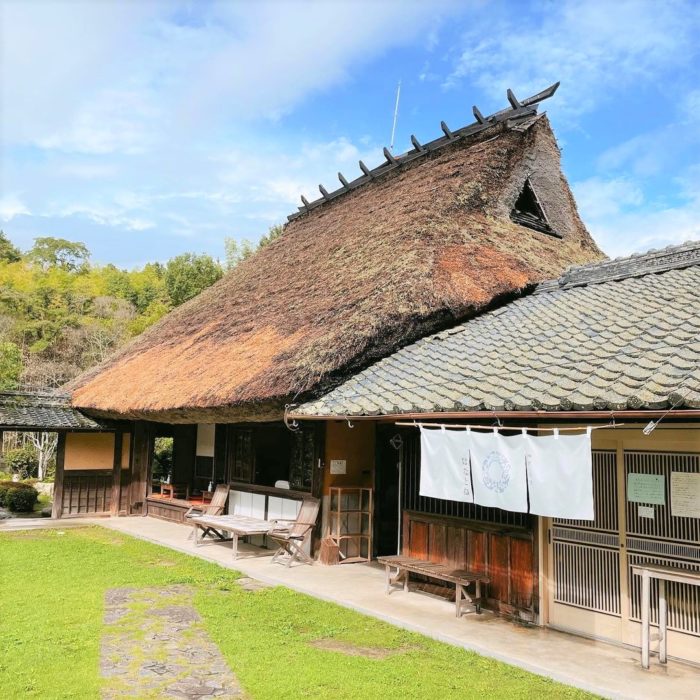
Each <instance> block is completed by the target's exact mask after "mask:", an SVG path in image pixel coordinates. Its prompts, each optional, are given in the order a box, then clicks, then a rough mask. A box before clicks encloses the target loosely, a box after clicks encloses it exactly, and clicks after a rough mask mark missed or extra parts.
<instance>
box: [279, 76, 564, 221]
mask: <svg viewBox="0 0 700 700" xmlns="http://www.w3.org/2000/svg"><path fill="white" fill-rule="evenodd" d="M558 88H559V82H556V83H554V84H553V85H550V86H549V87H547V88H545V89H544V90H542V91H541V92H538V93H537V94H536V95H532V96H530V97H526V98H525V99H524V100H519V99H518V98H517V97H516V96H515V93H514V92H513V91H512V90H511V89H510V88H508V90H507V91H506V97H507V98H508V103H509V106H508V107H507V108H506V109H502V110H500V111H499V112H495V113H494V114H491V115H489V116H487V117H485V116H484V115H483V114H482V113H481V111H480V110H479V108H478V107H477V106H476V105H475V106H473V107H472V113H473V114H474V118H475V120H476V121H475V122H473V123H472V124H467V125H466V126H463V127H461V128H460V129H457V130H456V131H452V130H451V129H450V128H449V127H448V126H447V124H446V123H445V122H444V121H441V122H440V128H441V129H442V132H443V134H444V135H443V136H440V137H439V138H437V139H434V140H433V141H430V142H429V143H425V144H421V143H420V141H418V139H417V138H416V137H415V136H414V135H413V134H411V144H412V146H413V148H412V149H411V150H410V151H407V152H406V153H404V154H402V155H400V156H395V155H393V153H392V152H391V150H390V149H389V148H387V147H386V146H385V147H384V148H383V149H382V153H383V155H384V158H385V161H384V162H383V163H381V164H380V165H378V166H377V167H376V168H368V167H367V166H366V165H365V163H364V162H363V161H359V165H360V170H361V171H362V175H363V176H361V177H358V178H357V179H355V180H353V181H352V182H348V180H346V179H345V177H343V176H342V173H338V179H339V180H340V182H341V187H339V188H338V189H337V190H334V191H333V192H328V191H327V190H326V189H325V188H324V187H323V186H322V185H319V190H320V192H321V195H322V196H321V197H320V198H319V199H316V200H314V201H313V202H309V201H308V200H306V198H304V197H302V198H301V201H302V202H303V206H301V207H299V210H298V211H297V212H295V213H294V214H290V215H289V216H288V217H287V219H288V220H289V221H292V220H293V219H296V218H297V217H299V216H301V215H302V214H304V213H307V212H310V211H311V210H312V209H315V208H316V207H318V206H321V205H322V204H324V203H325V202H329V201H331V200H333V199H335V198H336V197H338V196H339V195H341V194H344V193H346V192H350V191H351V190H354V189H356V188H357V187H361V186H362V185H364V184H366V183H367V182H370V181H371V180H373V179H374V178H375V177H376V176H378V175H384V174H385V173H387V172H389V171H391V170H394V169H395V168H400V167H401V166H402V165H404V164H405V163H409V162H412V161H413V160H415V159H416V158H420V157H422V156H425V155H427V154H428V153H430V152H431V151H435V150H437V149H439V148H442V147H443V146H445V145H447V144H448V143H451V142H453V141H455V140H457V139H459V138H462V137H468V136H474V135H476V134H478V133H479V132H481V131H483V130H484V129H488V128H490V127H492V126H494V125H495V124H498V123H500V122H506V126H510V125H511V123H515V120H517V119H523V118H530V117H532V116H533V115H535V114H537V108H538V105H539V103H540V102H542V101H543V100H546V99H549V98H550V97H551V96H552V95H554V93H555V92H556V91H557V89H558Z"/></svg>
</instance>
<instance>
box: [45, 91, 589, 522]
mask: <svg viewBox="0 0 700 700" xmlns="http://www.w3.org/2000/svg"><path fill="white" fill-rule="evenodd" d="M555 89H556V86H553V87H552V88H550V89H548V90H546V91H544V92H542V93H540V94H539V95H535V96H533V97H531V98H528V99H526V100H523V101H522V102H520V101H518V100H517V99H516V98H515V96H513V94H512V93H510V92H509V100H510V102H511V106H510V107H509V108H508V109H505V110H502V111H501V112H498V113H496V114H494V115H491V116H489V117H484V116H483V115H482V114H481V113H480V112H479V110H478V109H476V108H475V110H474V113H475V116H476V121H475V123H473V124H471V125H469V126H466V127H463V128H460V129H455V130H451V129H450V128H449V127H448V126H447V125H446V124H444V123H442V125H441V126H442V132H443V133H442V135H441V136H440V138H438V139H435V140H434V141H431V142H429V143H424V144H423V143H420V142H419V141H418V139H416V138H415V137H413V138H412V142H413V149H412V150H411V151H409V152H407V153H405V154H403V155H393V154H392V153H391V152H389V151H388V150H386V149H385V151H384V162H383V163H382V164H381V165H379V166H378V167H376V168H373V169H369V168H368V167H367V166H365V164H364V163H362V162H361V163H360V169H361V171H362V175H361V176H360V177H358V178H356V179H354V180H352V181H348V180H347V179H346V178H345V177H344V176H343V175H342V174H340V173H339V179H340V183H341V187H340V188H338V189H336V190H334V191H328V190H327V189H326V188H324V187H322V186H321V187H320V190H321V197H320V198H319V199H317V200H316V201H313V202H308V201H307V200H305V199H304V200H303V205H302V206H301V207H300V209H299V211H298V212H296V213H295V214H293V215H291V216H290V217H289V219H290V220H289V222H288V223H287V224H286V226H285V229H284V232H283V234H282V236H281V237H280V238H279V239H278V240H277V241H275V242H274V243H272V244H271V245H269V246H267V247H266V248H264V249H263V250H261V251H260V252H259V253H257V254H256V255H255V256H254V257H253V258H251V259H249V260H247V261H245V262H243V263H242V264H240V265H239V266H238V267H236V268H235V269H234V270H232V271H231V272H229V273H228V274H227V275H226V276H225V277H224V278H223V279H222V280H221V281H220V282H218V283H217V284H215V285H214V286H213V287H211V288H210V289H208V290H206V291H204V292H203V293H202V294H201V295H199V296H198V297H197V298H195V299H193V300H192V301H190V302H188V303H186V304H184V305H183V306H182V307H180V308H178V309H177V310H175V311H174V312H172V313H171V314H169V315H168V316H167V317H166V318H164V319H163V320H162V321H161V322H159V323H158V324H157V325H155V326H154V327H153V328H151V329H149V330H148V331H146V332H145V333H144V334H143V335H142V336H140V337H139V338H137V339H136V340H135V341H134V342H132V343H131V344H130V345H128V346H127V347H125V348H124V349H123V350H122V351H121V352H119V353H117V354H116V355H115V356H114V357H112V358H110V359H109V360H108V361H107V362H105V363H104V364H102V365H101V366H99V367H97V368H96V369H94V370H93V371H91V372H89V373H87V374H86V375H84V376H82V377H80V378H79V379H78V380H77V381H75V382H74V383H73V384H72V386H70V387H69V389H70V391H71V404H72V406H73V407H75V408H77V409H80V410H81V411H84V412H86V413H87V414H89V415H90V416H93V417H95V418H99V419H101V420H105V419H106V420H112V421H121V422H120V423H119V425H120V426H121V427H120V430H121V432H120V435H122V437H121V438H120V437H117V439H116V441H114V440H113V439H112V438H109V439H108V438H104V441H105V445H107V443H109V444H110V445H113V446H114V447H115V449H116V448H117V447H118V446H120V449H121V450H122V454H126V452H127V450H128V452H129V454H130V458H129V461H128V469H127V470H126V473H124V474H122V476H121V477H120V483H121V496H119V497H117V495H116V494H115V499H116V500H115V501H114V502H115V503H120V507H119V512H121V513H130V514H134V513H143V514H145V513H148V514H149V515H155V516H158V517H164V518H169V519H174V520H181V519H182V518H183V515H184V513H185V512H186V510H187V508H188V507H189V505H190V504H191V502H192V501H193V500H197V499H201V498H206V497H207V495H208V491H209V486H210V484H211V483H217V482H221V481H230V482H232V483H234V484H236V494H237V495H236V496H235V497H236V498H244V497H245V498H249V500H250V503H253V502H254V503H256V504H257V505H256V506H255V508H257V512H258V513H262V512H269V509H270V508H271V507H272V506H271V505H270V504H271V502H272V501H271V500H270V499H277V498H279V497H280V495H285V496H286V497H288V498H300V497H301V496H302V495H303V494H304V493H308V492H312V493H314V494H316V495H321V494H322V493H325V492H326V491H327V489H328V488H329V487H330V486H331V485H332V484H333V483H346V484H352V485H355V486H362V485H366V486H369V485H371V484H372V483H373V475H372V471H371V463H372V461H373V450H374V447H373V440H372V436H371V434H370V433H369V432H368V433H367V434H366V435H365V436H364V438H363V439H358V433H359V432H361V430H355V431H354V432H348V431H347V430H345V429H344V428H343V426H342V425H341V426H337V425H331V426H329V427H328V430H327V431H326V430H325V428H323V429H322V428H321V427H318V426H304V427H303V428H302V430H300V431H298V432H290V431H289V430H288V429H287V428H286V427H285V425H284V422H283V418H284V412H285V407H286V406H287V405H289V404H298V403H300V402H301V401H303V400H308V399H311V398H314V397H316V396H320V395H322V394H323V393H325V392H327V391H329V390H330V389H332V388H333V387H334V386H336V385H338V384H339V383H340V382H342V381H343V380H345V379H347V378H348V377H350V376H352V375H353V374H355V373H357V372H358V371H360V370H362V369H363V368H365V367H367V366H368V365H370V364H372V363H373V362H375V361H377V360H378V359H380V358H382V357H385V356H387V355H389V354H390V353H392V352H394V351H396V350H397V349H399V348H400V347H402V346H404V345H406V344H408V343H411V342H413V341H415V340H417V339H418V338H421V337H423V336H425V335H428V334H430V333H434V332H436V331H439V330H441V329H445V328H449V327H451V326H453V325H454V324H455V323H456V322H459V321H461V320H464V319H466V318H469V317H471V316H473V315H474V314H476V313H478V312H481V311H483V310H485V309H489V308H492V307H494V306H497V305H499V304H503V303H504V302H505V301H507V300H509V299H512V298H515V297H517V296H518V295H520V294H522V293H524V292H525V291H527V290H529V289H530V288H532V286H533V285H535V284H536V283H537V282H539V281H542V280H543V279H546V278H550V277H553V276H556V275H558V274H559V273H560V272H561V271H563V270H564V269H565V268H566V267H568V266H570V265H572V264H580V263H584V262H590V261H592V260H597V259H600V258H601V257H602V255H601V253H600V251H599V250H598V248H597V247H596V245H595V243H594V242H593V240H592V239H591V237H590V236H589V234H588V232H587V231H586V229H585V227H584V225H583V223H582V222H581V220H580V218H579V216H578V213H577V211H576V205H575V203H574V199H573V197H572V194H571V192H570V190H569V187H568V185H567V182H566V179H565V177H564V175H563V174H562V171H561V167H560V154H559V149H558V147H557V143H556V141H555V138H554V135H553V133H552V131H551V128H550V125H549V122H548V120H547V118H546V116H545V115H540V114H538V113H537V110H538V104H539V102H540V101H541V100H542V99H544V98H546V97H549V96H550V95H551V94H552V93H553V92H554V90H555ZM125 426H126V427H125ZM124 435H128V438H126V437H123V436H124ZM166 435H169V436H172V437H173V438H174V445H175V447H174V465H173V469H172V474H171V475H170V482H171V483H170V485H168V486H167V487H166V489H165V491H166V497H164V496H163V494H162V493H160V494H159V493H155V492H153V489H152V480H151V458H152V444H153V439H154V438H155V437H156V436H166ZM70 439H71V443H73V442H76V441H78V442H79V441H80V440H83V441H84V442H85V445H86V449H87V446H88V443H89V442H90V441H89V440H88V438H81V437H80V436H73V437H71V438H70ZM93 439H94V438H93ZM127 441H128V444H127ZM336 449H337V450H340V451H343V450H345V449H347V450H351V451H354V452H355V454H356V459H355V461H353V460H350V462H349V463H348V466H347V469H348V472H347V473H346V474H334V475H331V474H330V468H327V469H324V464H329V456H330V455H331V454H332V453H333V451H334V450H336ZM105 450H108V448H107V447H106V448H105ZM65 454H66V459H65V463H64V464H63V465H62V469H63V470H64V471H63V475H64V477H63V478H64V479H65V478H66V476H65V475H67V474H68V473H69V472H70V471H71V470H73V469H74V468H75V464H80V465H81V469H82V466H84V465H83V460H82V459H81V460H79V461H78V462H75V463H74V462H73V461H72V460H73V455H74V454H75V453H74V452H73V445H72V444H71V449H70V450H68V449H66V452H65ZM69 457H70V459H69ZM116 462H117V460H116V458H115V457H114V455H112V462H110V463H109V464H116ZM350 464H354V465H355V466H352V467H351V466H350ZM93 466H94V467H95V469H96V470H98V471H101V472H102V473H103V476H104V479H105V483H107V482H109V483H112V481H111V480H113V482H114V483H116V477H113V475H111V473H110V472H109V471H108V470H107V467H108V460H107V451H105V454H104V455H102V457H100V460H99V469H98V463H97V462H95V464H94V465H93ZM116 469H117V467H116V466H114V470H116ZM335 471H339V469H336V470H335ZM115 473H116V472H115ZM279 484H281V485H283V486H287V485H288V486H289V487H290V488H289V489H283V490H282V491H280V489H279V488H277V487H276V485H279ZM124 493H126V494H127V497H126V499H125V498H124ZM241 494H248V496H242V495H241ZM63 498H64V499H66V498H69V494H68V490H67V489H66V488H64V491H63ZM275 503H277V501H275ZM278 505H279V504H278ZM251 507H253V506H251ZM275 507H277V506H275ZM58 510H59V512H65V509H63V511H62V509H61V507H60V506H59V507H58Z"/></svg>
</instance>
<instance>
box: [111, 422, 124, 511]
mask: <svg viewBox="0 0 700 700" xmlns="http://www.w3.org/2000/svg"><path fill="white" fill-rule="evenodd" d="M123 444H124V433H122V432H121V430H117V432H116V433H114V462H113V464H112V500H111V503H110V507H109V514H110V515H112V516H116V515H119V501H120V500H121V492H122V445H123Z"/></svg>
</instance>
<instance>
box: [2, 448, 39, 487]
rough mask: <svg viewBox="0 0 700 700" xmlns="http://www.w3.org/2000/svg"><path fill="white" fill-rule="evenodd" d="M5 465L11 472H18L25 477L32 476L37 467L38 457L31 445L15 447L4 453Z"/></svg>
mask: <svg viewBox="0 0 700 700" xmlns="http://www.w3.org/2000/svg"><path fill="white" fill-rule="evenodd" d="M4 462H5V467H6V468H7V469H9V471H10V472H12V473H13V474H19V475H20V478H23V479H26V478H28V477H30V476H34V475H35V474H36V473H37V471H38V469H39V457H38V455H37V453H36V450H35V449H34V448H33V447H32V446H31V445H25V446H24V447H15V448H14V449H12V450H8V451H7V452H5V455H4Z"/></svg>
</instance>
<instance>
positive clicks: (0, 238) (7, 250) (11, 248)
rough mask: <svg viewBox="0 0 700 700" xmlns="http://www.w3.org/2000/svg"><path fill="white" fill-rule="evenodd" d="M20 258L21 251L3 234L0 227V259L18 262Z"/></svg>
mask: <svg viewBox="0 0 700 700" xmlns="http://www.w3.org/2000/svg"><path fill="white" fill-rule="evenodd" d="M21 259H22V253H20V251H19V248H17V247H16V246H15V245H13V243H12V241H10V239H9V238H8V237H7V236H6V235H5V232H4V231H3V230H2V229H0V261H1V260H4V261H5V262H11V263H13V262H19V261H20V260H21Z"/></svg>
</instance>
